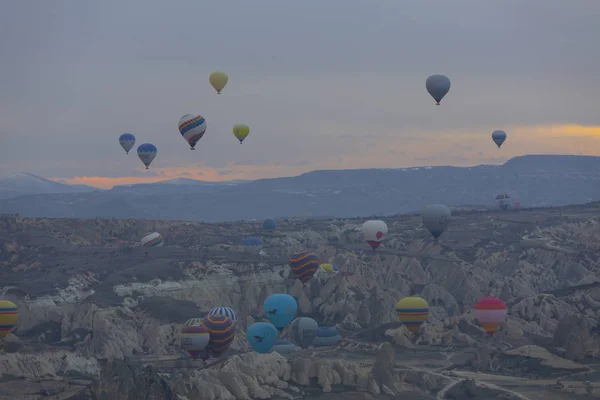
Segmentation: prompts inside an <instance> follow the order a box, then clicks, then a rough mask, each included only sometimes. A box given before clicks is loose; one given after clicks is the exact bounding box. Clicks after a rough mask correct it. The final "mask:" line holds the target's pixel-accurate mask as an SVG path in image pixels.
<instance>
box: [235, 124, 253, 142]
mask: <svg viewBox="0 0 600 400" xmlns="http://www.w3.org/2000/svg"><path fill="white" fill-rule="evenodd" d="M233 134H234V136H235V137H236V138H237V140H239V141H240V143H242V142H243V141H244V139H246V137H247V136H248V135H249V134H250V127H249V126H248V125H246V124H237V125H235V126H234V127H233Z"/></svg>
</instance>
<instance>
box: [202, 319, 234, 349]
mask: <svg viewBox="0 0 600 400" xmlns="http://www.w3.org/2000/svg"><path fill="white" fill-rule="evenodd" d="M202 326H204V327H205V328H206V330H208V333H210V341H209V342H208V349H209V350H210V351H211V352H212V353H214V354H215V355H217V356H219V355H221V353H224V352H225V351H227V349H228V348H229V346H231V343H232V342H233V339H234V338H235V322H234V321H233V320H232V319H229V318H227V317H226V316H224V315H220V314H215V315H207V316H206V317H205V318H204V320H203V321H202Z"/></svg>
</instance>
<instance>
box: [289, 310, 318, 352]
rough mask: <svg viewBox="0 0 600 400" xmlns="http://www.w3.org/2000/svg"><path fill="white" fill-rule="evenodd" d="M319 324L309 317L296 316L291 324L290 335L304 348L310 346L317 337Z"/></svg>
mask: <svg viewBox="0 0 600 400" xmlns="http://www.w3.org/2000/svg"><path fill="white" fill-rule="evenodd" d="M318 330H319V324H317V322H316V321H315V320H314V319H312V318H307V317H300V318H296V319H295V320H293V321H292V324H291V325H290V336H291V338H292V340H293V341H294V343H296V344H297V345H298V346H300V347H302V348H303V349H306V348H308V346H310V345H311V344H312V342H313V340H315V338H316V337H317V331H318Z"/></svg>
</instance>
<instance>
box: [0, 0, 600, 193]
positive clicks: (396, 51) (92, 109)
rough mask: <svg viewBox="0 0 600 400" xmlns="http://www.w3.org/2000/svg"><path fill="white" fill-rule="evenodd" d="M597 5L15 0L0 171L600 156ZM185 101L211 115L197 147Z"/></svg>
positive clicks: (127, 178) (215, 170)
mask: <svg viewBox="0 0 600 400" xmlns="http://www.w3.org/2000/svg"><path fill="white" fill-rule="evenodd" d="M599 20H600V1H598V0H571V1H564V0H502V1H500V0H497V1H482V0H453V1H447V0H438V1H427V0H410V1H409V0H405V1H399V0H362V1H359V0H303V1H285V0H269V1H267V0H252V1H250V0H236V1H234V0H228V1H223V0H216V1H206V0H170V1H164V0H160V1H159V0H127V1H123V0H103V1H87V0H85V1H84V0H79V1H77V0H71V1H66V0H52V1H40V0H19V1H14V2H4V3H3V5H2V11H1V12H0V37H1V38H2V40H0V60H1V62H2V64H1V68H2V71H1V74H0V138H1V139H0V140H1V145H0V158H1V161H0V171H1V172H2V173H3V174H4V175H5V174H9V173H13V172H31V173H34V174H38V175H42V176H46V177H51V178H56V179H66V180H67V181H68V182H76V183H87V184H92V185H97V186H102V187H110V186H112V185H113V184H117V183H127V182H133V181H139V182H142V181H152V180H163V179H168V178H173V177H177V176H186V177H193V178H197V179H204V180H223V179H240V178H246V179H254V178H261V177H273V176H286V175H295V174H298V173H301V172H305V171H310V170H314V169H331V168H372V167H375V168H379V167H386V168H400V167H406V166H414V165H476V164H482V163H484V164H488V163H494V164H497V163H502V162H504V161H505V160H507V159H509V158H511V157H514V156H517V155H522V154H528V153H562V154H588V155H600V98H599V96H598V94H600V48H599V47H598V38H600V24H599V23H598V21H599ZM214 70H223V71H225V72H227V73H228V75H229V83H228V85H227V86H226V88H225V90H224V91H223V94H222V95H221V96H217V95H216V93H215V91H214V89H213V88H212V87H211V86H210V84H209V82H208V75H209V74H210V72H212V71H214ZM436 73H440V74H445V75H447V76H448V77H450V79H451V81H452V88H451V90H450V93H449V94H448V95H447V96H446V98H445V99H444V100H443V101H442V105H441V106H436V105H435V102H434V100H433V99H432V98H431V97H430V96H429V95H428V94H427V92H426V91H425V79H426V78H427V76H429V75H431V74H436ZM188 113H192V114H200V115H203V116H204V117H205V118H206V119H207V124H208V130H207V133H206V135H205V136H204V137H203V138H202V139H201V140H200V142H199V143H198V145H197V146H196V149H197V150H196V151H190V150H189V146H188V145H187V143H186V142H185V140H184V139H183V138H182V137H181V135H180V134H179V131H178V129H177V122H178V120H179V118H180V117H181V116H183V115H184V114H188ZM236 123H246V124H248V125H249V126H250V129H251V132H250V136H249V137H248V138H247V139H246V141H245V142H244V143H243V144H242V145H240V144H238V142H237V141H236V139H235V138H234V136H233V134H232V132H231V128H232V126H233V125H234V124H236ZM494 129H504V130H505V131H506V132H507V133H508V139H507V141H506V143H505V145H504V146H503V147H502V149H498V148H496V146H495V145H494V143H493V142H492V140H491V132H492V131H493V130H494ZM123 132H131V133H133V134H135V135H136V137H137V143H136V146H135V147H134V149H133V150H132V152H131V153H130V154H129V155H128V156H126V155H125V153H124V151H123V150H122V149H121V147H120V146H119V143H118V137H119V135H120V134H121V133H123ZM147 142H148V143H153V144H154V145H156V146H157V147H158V156H157V157H156V159H155V160H154V162H153V164H152V166H151V170H150V171H145V170H144V166H143V165H142V163H141V161H140V160H139V159H138V158H137V155H136V152H135V149H136V148H137V145H139V144H142V143H147Z"/></svg>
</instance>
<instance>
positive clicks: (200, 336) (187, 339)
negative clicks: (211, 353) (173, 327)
mask: <svg viewBox="0 0 600 400" xmlns="http://www.w3.org/2000/svg"><path fill="white" fill-rule="evenodd" d="M180 336H181V347H182V348H183V349H184V350H186V351H187V352H188V353H189V354H190V356H192V358H197V357H198V356H200V355H201V354H202V353H204V349H206V346H208V343H209V341H210V334H209V333H208V330H207V329H206V328H205V327H204V326H202V325H189V326H184V327H183V328H182V329H181V333H180Z"/></svg>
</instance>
